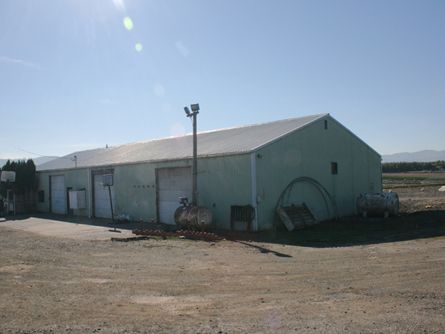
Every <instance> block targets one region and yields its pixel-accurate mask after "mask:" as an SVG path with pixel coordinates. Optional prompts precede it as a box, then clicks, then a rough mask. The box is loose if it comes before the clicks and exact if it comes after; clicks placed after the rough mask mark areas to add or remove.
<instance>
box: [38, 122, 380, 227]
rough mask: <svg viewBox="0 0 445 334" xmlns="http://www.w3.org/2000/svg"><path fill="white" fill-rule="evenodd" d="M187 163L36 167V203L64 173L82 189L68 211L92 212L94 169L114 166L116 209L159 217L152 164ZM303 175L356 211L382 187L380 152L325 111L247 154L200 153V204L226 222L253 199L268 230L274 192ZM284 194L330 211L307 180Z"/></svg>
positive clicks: (345, 211) (344, 209)
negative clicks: (81, 203) (83, 198)
mask: <svg viewBox="0 0 445 334" xmlns="http://www.w3.org/2000/svg"><path fill="white" fill-rule="evenodd" d="M325 120H328V129H325V128H324V121H325ZM331 162H337V164H338V174H337V175H332V174H331ZM191 163H192V161H191V159H184V160H178V161H168V162H146V163H138V164H127V165H117V166H104V167H103V168H94V169H90V168H79V169H71V170H60V171H51V172H49V171H42V172H39V180H40V183H39V190H44V191H45V202H44V203H38V209H39V210H40V211H44V212H48V211H49V176H50V175H65V186H66V187H71V188H72V189H73V190H76V189H86V192H87V197H88V198H87V205H88V207H87V208H86V209H84V210H77V211H76V212H74V214H76V215H83V216H90V215H92V214H93V210H92V209H91V207H92V204H93V202H92V193H91V190H92V189H91V187H92V185H91V174H92V171H95V170H100V169H106V168H112V169H113V170H114V186H113V187H114V191H115V203H113V205H114V209H115V214H116V215H120V214H128V215H130V217H131V219H134V220H142V221H151V220H152V219H157V203H156V201H157V196H156V169H157V168H169V167H185V166H191ZM301 176H305V177H311V178H313V179H315V180H317V181H318V182H319V183H321V184H322V185H323V186H324V187H325V188H326V189H327V190H328V192H329V193H330V194H331V195H332V198H333V199H334V201H335V203H336V206H337V208H338V214H339V215H341V216H344V215H352V214H354V213H355V201H356V198H357V196H358V195H359V194H360V193H361V192H374V191H381V189H382V188H381V187H382V185H381V184H382V180H381V159H380V156H379V155H378V154H377V153H376V152H375V151H373V150H372V149H371V148H370V147H368V146H367V145H366V144H365V143H363V142H362V141H361V140H360V139H358V138H357V137H356V136H355V135H353V134H352V133H351V132H350V131H348V130H347V129H346V128H344V127H343V126H342V125H341V124H340V123H338V122H337V121H335V120H334V119H333V118H331V117H330V116H326V117H324V118H322V119H320V120H318V121H316V122H314V123H311V124H309V125H308V126H306V127H304V128H302V129H299V130H298V131H295V132H293V133H290V134H288V135H286V136H283V137H281V138H280V139H278V140H276V141H275V142H272V143H270V144H267V145H265V146H264V147H262V148H258V149H257V150H256V151H255V152H253V153H250V152H249V153H246V154H238V155H227V156H219V157H207V158H199V159H198V192H199V194H198V199H199V204H200V205H202V206H206V207H207V208H209V209H210V210H211V211H212V213H213V215H214V226H215V227H218V228H224V229H229V228H230V206H231V205H247V204H252V205H257V215H258V216H257V219H258V229H260V230H265V229H270V228H272V227H273V223H274V220H275V205H276V203H277V200H278V197H279V196H280V193H281V192H282V191H283V190H284V189H285V187H286V186H287V185H288V184H289V182H291V181H292V180H293V179H295V178H297V177H301ZM190 177H191V175H190ZM255 181H256V182H255ZM255 186H256V187H255ZM255 192H256V193H255ZM288 201H289V202H292V203H296V204H298V203H302V202H305V203H306V204H307V205H308V206H309V208H310V209H311V211H312V212H313V213H314V214H315V216H316V218H317V219H320V220H321V219H327V218H330V217H332V215H333V212H332V210H330V211H329V210H328V209H327V208H326V207H325V204H324V202H323V199H322V197H321V195H320V194H319V193H318V192H317V190H316V189H315V188H314V187H313V186H311V185H308V184H299V185H297V186H296V187H295V188H294V191H293V192H292V194H291V196H290V198H288ZM178 206H179V203H178ZM331 209H332V208H331Z"/></svg>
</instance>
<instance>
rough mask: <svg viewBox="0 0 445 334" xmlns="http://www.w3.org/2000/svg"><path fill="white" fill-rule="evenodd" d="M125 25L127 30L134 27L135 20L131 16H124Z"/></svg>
mask: <svg viewBox="0 0 445 334" xmlns="http://www.w3.org/2000/svg"><path fill="white" fill-rule="evenodd" d="M124 27H125V29H127V30H131V29H133V20H132V19H131V18H130V17H129V16H125V17H124Z"/></svg>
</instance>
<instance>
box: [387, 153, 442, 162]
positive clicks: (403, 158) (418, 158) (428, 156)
mask: <svg viewBox="0 0 445 334" xmlns="http://www.w3.org/2000/svg"><path fill="white" fill-rule="evenodd" d="M437 160H445V150H443V151H434V150H425V151H418V152H404V153H394V154H388V155H382V161H383V162H430V161H437Z"/></svg>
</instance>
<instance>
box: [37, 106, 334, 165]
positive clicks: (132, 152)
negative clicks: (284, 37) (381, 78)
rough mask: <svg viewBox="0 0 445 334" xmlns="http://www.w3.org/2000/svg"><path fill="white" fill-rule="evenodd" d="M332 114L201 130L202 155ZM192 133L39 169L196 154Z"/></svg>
mask: <svg viewBox="0 0 445 334" xmlns="http://www.w3.org/2000/svg"><path fill="white" fill-rule="evenodd" d="M327 115H328V114H320V115H312V116H305V117H299V118H291V119H285V120H280V121H275V122H270V123H263V124H255V125H248V126H241V127H235V128H229V129H220V130H214V131H206V132H200V133H198V156H199V157H210V156H221V155H234V154H243V153H249V152H252V151H255V150H256V149H258V148H260V147H262V146H264V145H267V144H269V143H271V142H273V141H275V140H277V139H279V138H281V137H283V136H285V135H287V134H288V133H291V132H293V131H296V130H298V129H301V128H303V127H305V126H306V125H308V124H310V123H313V122H315V121H316V120H318V119H320V118H323V117H325V116H327ZM192 139H193V138H192V135H191V134H188V135H185V136H181V137H169V138H164V139H157V140H150V141H145V142H137V143H131V144H125V145H121V146H117V147H110V148H98V149H93V150H87V151H80V152H74V153H72V154H69V155H66V156H64V157H61V158H58V159H55V160H52V161H49V162H47V163H45V164H42V165H40V166H38V168H37V170H39V171H45V170H57V169H72V168H74V166H75V162H74V156H76V157H77V168H82V167H99V166H110V165H116V164H128V163H138V162H148V161H167V160H179V159H184V158H191V157H192Z"/></svg>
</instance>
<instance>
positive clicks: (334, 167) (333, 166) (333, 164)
mask: <svg viewBox="0 0 445 334" xmlns="http://www.w3.org/2000/svg"><path fill="white" fill-rule="evenodd" d="M331 174H332V175H337V174H338V164H337V163H336V162H331Z"/></svg>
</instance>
